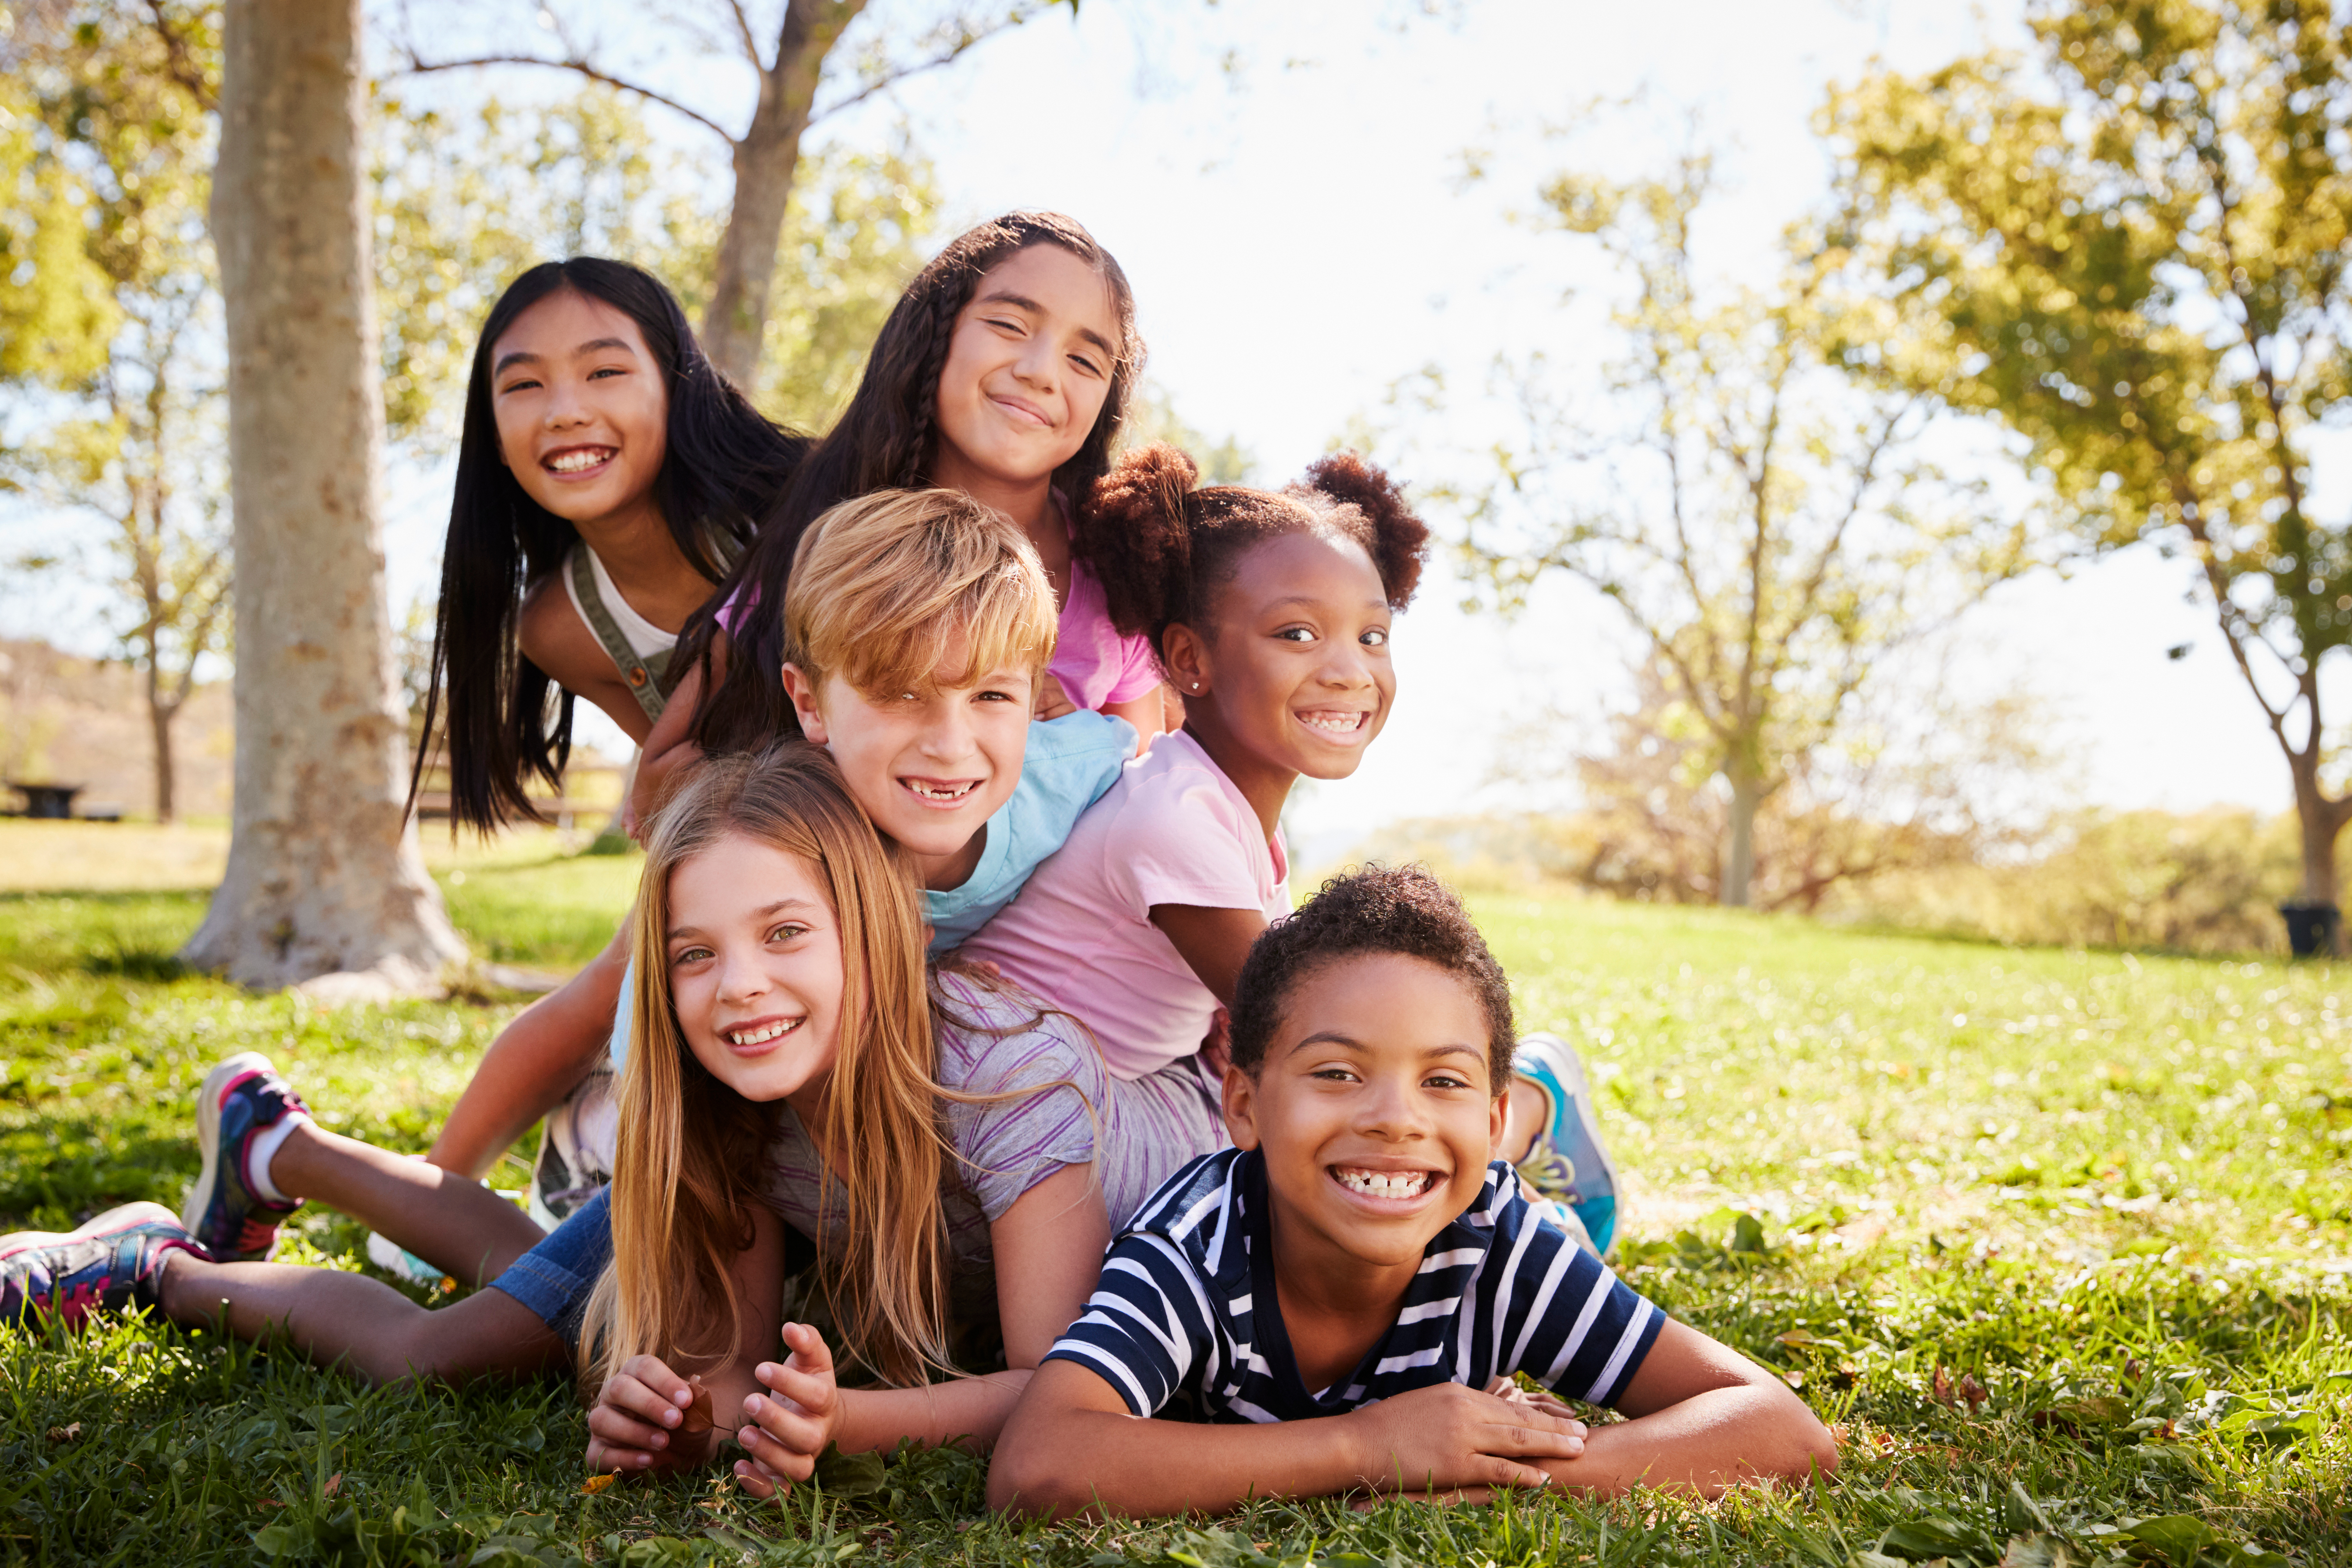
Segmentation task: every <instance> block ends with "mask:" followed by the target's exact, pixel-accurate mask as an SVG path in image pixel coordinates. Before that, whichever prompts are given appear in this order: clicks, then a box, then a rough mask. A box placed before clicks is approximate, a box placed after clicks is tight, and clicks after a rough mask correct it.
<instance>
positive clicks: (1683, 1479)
mask: <svg viewBox="0 0 2352 1568" xmlns="http://www.w3.org/2000/svg"><path fill="white" fill-rule="evenodd" d="M1232 1019H1233V1062H1234V1071H1230V1072H1228V1073H1227V1074H1226V1075H1225V1081H1224V1112H1225V1121H1226V1124H1227V1126H1228V1128H1229V1129H1230V1130H1231V1132H1232V1134H1233V1139H1234V1145H1236V1146H1235V1147H1234V1148H1231V1149H1226V1150H1222V1151H1220V1152H1218V1153H1216V1154H1213V1155H1205V1156H1203V1157H1202V1158H1200V1159H1198V1160H1195V1161H1193V1162H1192V1164H1190V1165H1188V1166H1185V1167H1184V1168H1183V1169H1182V1170H1180V1171H1179V1172H1178V1173H1177V1174H1176V1175H1175V1176H1173V1177H1171V1179H1170V1180H1169V1181H1168V1182H1167V1184H1166V1185H1164V1186H1162V1187H1161V1188H1160V1191H1159V1192H1158V1193H1156V1194H1155V1195H1154V1196H1153V1197H1152V1198H1150V1200H1148V1201H1147V1202H1146V1204H1145V1205H1144V1207H1143V1208H1142V1209H1141V1210H1140V1211H1139V1212H1138V1214H1137V1215H1136V1218H1135V1219H1134V1220H1133V1221H1132V1223H1131V1225H1130V1227H1129V1229H1128V1231H1127V1232H1126V1233H1125V1234H1124V1235H1123V1236H1122V1237H1120V1239H1118V1243H1117V1244H1116V1245H1115V1246H1114V1247H1113V1248H1112V1249H1111V1251H1110V1254H1109V1256H1108V1259H1107V1260H1105V1263H1104V1267H1103V1274H1102V1279H1101V1281H1100V1282H1099V1284H1098V1285H1097V1288H1096V1291H1095V1294H1094V1297H1093V1299H1092V1300H1091V1301H1088V1302H1087V1311H1086V1313H1085V1315H1084V1316H1083V1317H1081V1318H1080V1319H1079V1320H1078V1322H1076V1323H1074V1324H1072V1325H1071V1327H1070V1329H1069V1332H1068V1333H1066V1335H1065V1336H1064V1337H1063V1338H1062V1340H1061V1341H1060V1342H1059V1343H1057V1344H1056V1345H1055V1347H1054V1350H1053V1352H1052V1354H1050V1355H1049V1356H1048V1357H1047V1358H1046V1361H1045V1364H1044V1365H1042V1366H1041V1367H1040V1368H1039V1369H1038V1371H1037V1374H1036V1375H1035V1376H1034V1378H1033V1379H1032V1380H1031V1382H1030V1384H1029V1386H1028V1389H1027V1391H1026V1392H1025V1393H1024V1396H1023V1398H1022V1402H1021V1404H1020V1406H1019V1407H1018V1409H1016V1410H1015V1412H1014V1413H1013V1417H1012V1419H1011V1421H1010V1422H1009V1423H1008V1425H1007V1426H1006V1427H1005V1429H1004V1433H1003V1437H1002V1438H1001V1439H1000V1441H999V1444H998V1447H997V1450H996V1455H995V1459H994V1463H993V1465H992V1468H991V1470H990V1473H989V1500H990V1501H991V1502H992V1504H994V1505H996V1506H998V1507H1000V1508H1016V1509H1019V1510H1021V1511H1024V1512H1029V1513H1038V1514H1050V1515H1057V1516H1059V1515H1067V1514H1072V1513H1077V1512H1082V1511H1089V1510H1098V1511H1108V1512H1113V1513H1124V1514H1159V1513H1172V1512H1179V1511H1187V1510H1202V1511H1215V1510H1219V1509H1223V1508H1226V1507H1230V1506H1232V1505H1233V1504H1235V1503H1237V1502H1240V1501H1242V1500H1244V1499H1247V1498H1250V1497H1267V1496H1285V1495H1286V1496H1307V1495H1316V1494H1326V1493H1333V1492H1346V1491H1357V1490H1375V1491H1396V1490H1403V1491H1412V1492H1422V1491H1427V1492H1432V1493H1449V1494H1454V1493H1460V1494H1467V1495H1472V1496H1475V1495H1480V1493H1481V1491H1482V1489H1486V1488H1491V1487H1496V1486H1530V1487H1535V1486H1560V1487H1568V1488H1574V1489H1577V1490H1582V1491H1589V1492H1598V1493H1611V1492H1617V1491H1622V1490H1625V1489H1626V1488H1627V1487H1630V1486H1632V1485H1633V1484H1635V1483H1637V1482H1642V1483H1646V1484H1650V1485H1657V1486H1673V1487H1678V1488H1685V1489H1688V1490H1696V1491H1698V1492H1701V1493H1706V1494H1709V1495H1711V1494H1713V1493H1715V1492H1717V1491H1719V1490H1722V1489H1723V1488H1724V1487H1726V1486H1728V1485H1734V1484H1738V1483H1739V1482H1741V1481H1747V1480H1759V1479H1776V1478H1783V1477H1788V1478H1801V1477H1804V1476H1807V1475H1809V1474H1811V1473H1812V1472H1813V1471H1814V1470H1816V1469H1820V1470H1823V1471H1826V1470H1829V1469H1834V1468H1835V1466H1836V1463H1837V1450H1836V1447H1835V1445H1834V1444H1833V1443H1832V1440H1831V1438H1830V1435H1829V1433H1828V1432H1827V1431H1826V1430H1825V1429H1824V1428H1823V1427H1822V1424H1821V1422H1820V1421H1819V1420H1817V1419H1816V1418H1815V1417H1814V1416H1813V1414H1812V1412H1811V1410H1809V1409H1808V1408H1807V1407H1806V1406H1805V1405H1804V1404H1803V1402H1802V1401H1801V1400H1799V1399H1798V1398H1797V1396H1795V1395H1793V1394H1791V1393H1790V1391H1789V1390H1788V1389H1787V1388H1786V1387H1784V1386H1783V1385H1781V1384H1780V1382H1779V1380H1778V1379H1776V1378H1774V1377H1773V1376H1772V1375H1770V1374H1769V1373H1768V1372H1766V1371H1765V1370H1764V1369H1763V1368H1761V1367H1759V1366H1758V1365H1757V1364H1754V1363H1752V1362H1750V1361H1748V1360H1747V1359H1746V1358H1745V1357H1743V1356H1741V1355H1740V1354H1738V1353H1737V1352H1735V1351H1733V1350H1731V1349H1729V1348H1728V1347H1727V1346H1725V1345H1723V1344H1720V1343H1717V1342H1716V1341H1714V1340H1712V1339H1709V1338H1708V1337H1707V1336H1706V1335H1705V1334H1703V1333H1699V1332H1698V1331H1697V1330H1696V1329H1693V1328H1691V1327H1689V1326H1688V1325H1686V1324H1683V1323H1679V1322H1675V1321H1674V1320H1672V1319H1670V1318H1668V1317H1667V1316H1666V1315H1665V1314H1664V1312H1660V1311H1659V1310H1658V1309H1657V1308H1656V1307H1655V1306H1654V1305H1653V1304H1651V1303H1650V1302H1649V1301H1645V1300H1643V1298H1642V1297H1641V1296H1640V1295H1638V1294H1636V1293H1635V1292H1634V1291H1633V1290H1632V1289H1630V1288H1629V1287H1627V1286H1626V1285H1625V1284H1624V1283H1623V1282H1622V1281H1620V1280H1618V1279H1617V1278H1616V1277H1615V1276H1614V1275H1612V1274H1611V1273H1610V1272H1609V1270H1607V1268H1606V1267H1605V1266H1603V1265H1602V1264H1601V1261H1600V1260H1598V1259H1596V1258H1595V1257H1593V1256H1592V1254H1591V1253H1590V1252H1589V1251H1586V1250H1584V1249H1581V1248H1580V1247H1578V1246H1577V1245H1576V1244H1575V1243H1574V1242H1573V1241H1572V1240H1571V1239H1570V1236H1569V1234H1568V1232H1567V1231H1566V1230H1565V1229H1563V1228H1561V1226H1560V1225H1559V1222H1558V1221H1557V1220H1556V1219H1555V1218H1553V1217H1552V1211H1551V1210H1550V1207H1549V1205H1548V1204H1545V1203H1544V1202H1543V1201H1542V1200H1540V1199H1537V1200H1533V1201H1531V1200H1530V1199H1529V1198H1528V1197H1527V1196H1526V1195H1525V1194H1524V1193H1523V1192H1522V1191H1521V1190H1520V1187H1519V1184H1518V1178H1517V1176H1516V1175H1515V1174H1514V1173H1513V1171H1512V1169H1511V1167H1510V1166H1508V1165H1507V1164H1506V1163H1504V1162H1502V1161H1500V1160H1493V1159H1490V1155H1491V1154H1492V1152H1493V1146H1494V1144H1495V1141H1496V1139H1497V1138H1498V1137H1499V1136H1500V1135H1501V1133H1502V1130H1503V1120H1504V1114H1505V1100H1504V1098H1503V1094H1504V1093H1505V1092H1506V1091H1507V1088H1508V1085H1509V1083H1510V1063H1511V1051H1512V1041H1513V1039H1514V1034H1513V1030H1512V1024H1511V1004H1510V992H1509V988H1508V985H1507V981H1506V980H1505V978H1504V977H1503V973H1502V970H1501V967H1499V966H1498V965H1497V964H1496V962H1495V959H1494V956H1492V955H1491V954H1490V953H1489V952H1488V951H1487V949H1486V943H1485V941H1484V940H1483V939H1482V938H1481V937H1480V936H1479V935H1478V932H1477V929H1476V927H1475V925H1472V924H1471V922H1470V918H1469V916H1468V915H1467V914H1466V913H1465V911H1464V910H1463V908H1462V905H1461V904H1460V903H1459V901H1457V900H1456V899H1455V898H1454V895H1453V894H1452V893H1450V892H1448V891H1447V890H1446V889H1445V887H1444V885H1443V884H1442V883H1438V882H1437V881H1436V880H1435V879H1433V878H1432V877H1431V876H1429V875H1428V873H1424V872H1422V871H1419V870H1417V869H1405V870H1382V869H1374V870H1370V871H1365V872H1360V873H1356V874H1354V875H1351V876H1348V877H1343V878H1340V879H1339V880H1337V881H1334V882H1332V883H1329V884H1328V885H1327V886H1326V887H1325V888H1324V889H1323V890H1322V892H1320V893H1319V894H1317V895H1316V896H1315V897H1314V898H1312V899H1310V900H1308V901H1307V903H1306V904H1303V905H1301V906H1300V908H1299V909H1298V911H1297V913H1296V914H1295V915H1292V916H1291V917H1290V918H1289V919H1287V920H1286V921H1283V922H1281V923H1279V924H1277V925H1275V926H1273V927H1272V928H1271V929H1269V930H1268V931H1267V932H1266V933H1265V935H1264V936H1261V937H1260V938H1259V939H1258V941H1257V943H1256V945H1255V946H1254V947H1253V948H1252V949H1251V951H1250V955H1249V958H1248V961H1247V962H1246V964H1245V965H1244V967H1243V970H1242V973H1241V977H1240V979H1239V981H1238V983H1237V985H1236V988H1235V994H1234V1005H1233V1013H1232ZM1520 1372H1524V1373H1526V1374H1528V1375H1530V1376H1532V1377H1533V1378H1534V1379H1535V1380H1536V1381H1538V1383H1540V1384H1542V1385H1544V1386H1545V1387H1546V1388H1547V1389H1549V1390H1550V1391H1551V1394H1550V1395H1549V1396H1543V1395H1538V1396H1530V1395H1528V1394H1527V1393H1525V1392H1523V1391H1521V1390H1520V1389H1519V1388H1518V1387H1517V1385H1515V1384H1513V1383H1512V1382H1511V1381H1510V1379H1511V1375H1512V1374H1514V1373H1520ZM1555 1396H1557V1397H1555ZM1562 1398H1572V1399H1583V1400H1589V1401H1591V1402H1593V1403H1595V1404H1600V1405H1605V1406H1612V1407H1613V1408H1615V1409H1617V1410H1619V1411H1621V1412H1622V1413H1623V1414H1625V1415H1626V1416H1629V1417H1630V1419H1628V1420H1625V1421H1623V1422H1621V1423H1614V1424H1611V1425H1607V1426H1602V1427H1593V1428H1591V1429H1590V1430H1588V1429H1587V1428H1586V1427H1585V1426H1584V1424H1583V1423H1581V1422H1580V1421H1577V1420H1575V1419H1573V1418H1572V1416H1570V1412H1569V1409H1568V1407H1567V1406H1565V1405H1564V1404H1562V1403H1560V1400H1561V1399H1562ZM1171 1403H1172V1404H1175V1405H1178V1406H1188V1407H1189V1410H1190V1413H1191V1414H1192V1416H1194V1417H1195V1420H1194V1421H1193V1422H1192V1423H1183V1422H1178V1421H1171V1420H1168V1419H1162V1418H1156V1417H1159V1416H1160V1414H1161V1412H1163V1411H1165V1410H1167V1409H1168V1408H1169V1406H1171Z"/></svg>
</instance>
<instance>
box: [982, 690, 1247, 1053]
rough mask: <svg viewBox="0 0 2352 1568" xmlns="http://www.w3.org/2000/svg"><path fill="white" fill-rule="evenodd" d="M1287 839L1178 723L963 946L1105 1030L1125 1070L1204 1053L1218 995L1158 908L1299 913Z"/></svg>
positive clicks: (1099, 1032) (1102, 1038)
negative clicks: (1293, 908) (1160, 920)
mask: <svg viewBox="0 0 2352 1568" xmlns="http://www.w3.org/2000/svg"><path fill="white" fill-rule="evenodd" d="M1289 877H1290V865H1289V857H1288V853H1287V852H1286V851H1285V849H1284V848H1283V843H1282V835H1281V834H1280V833H1279V832H1277V833H1276V834H1275V836H1274V841H1272V842H1271V843H1269V842H1267V841H1266V838H1265V830H1264V829H1263V828H1261V827H1260V826H1259V824H1258V820H1257V813H1256V812H1255V811H1254V810H1251V809H1250V803H1249V802H1248V801H1247V800H1244V799H1243V798H1242V792H1241V791H1240V790H1239V789H1234V783H1233V780H1232V779H1227V778H1226V777H1225V775H1224V772H1223V769H1221V768H1218V766H1217V765H1216V764H1215V763H1213V762H1212V761H1210V760H1209V754H1208V753H1207V752H1205V751H1203V750H1202V749H1201V745H1200V742H1198V741H1196V740H1194V739H1193V738H1192V737H1191V736H1189V735H1186V734H1185V733H1184V732H1183V731H1181V730H1179V731H1177V732H1176V733H1175V734H1173V735H1163V736H1161V737H1159V739H1157V740H1155V741H1154V742H1153V743H1152V746H1151V749H1150V751H1148V752H1145V753H1144V754H1143V755H1142V756H1141V757H1139V758H1135V759H1134V760H1133V761H1131V762H1129V764H1128V765H1127V768H1126V770H1125V771H1124V772H1122V773H1121V774H1120V775H1119V779H1118V783H1116V784H1113V785H1112V786H1111V787H1110V791H1109V793H1108V794H1106V795H1105V796H1104V797H1103V798H1102V799H1101V800H1097V801H1096V802H1095V803H1094V805H1093V806H1092V807H1091V808H1089V809H1088V810H1087V813H1086V815H1084V816H1082V817H1080V818H1079V819H1078V825H1077V826H1076V828H1074V829H1072V830H1071V831H1070V837H1069V841H1068V842H1066V843H1065V844H1064V845H1063V846H1062V847H1061V848H1060V849H1059V850H1057V851H1055V852H1054V853H1053V854H1052V855H1050V856H1048V857H1046V859H1045V863H1044V864H1042V865H1040V866H1039V867H1038V868H1037V869H1036V871H1035V872H1034V873H1031V875H1030V878H1029V883H1028V885H1027V886H1025V887H1024V888H1023V889H1022V890H1021V894H1020V896H1019V897H1017V898H1015V899H1014V900H1013V902H1012V903H1011V904H1007V905H1006V906H1005V907H1004V910H1003V913H1002V914H1000V915H997V917H996V918H995V919H993V920H992V921H990V922H989V923H988V924H987V925H983V926H982V927H981V928H980V933H979V935H977V936H973V937H971V939H970V940H968V941H967V942H965V943H964V945H963V952H964V955H965V956H967V957H971V958H984V959H986V960H988V961H989V962H990V963H992V964H994V965H995V966H996V967H997V968H998V969H999V970H1000V971H1002V972H1003V976H1004V977H1005V978H1006V979H1008V980H1010V981H1012V982H1013V984H1015V985H1017V986H1019V987H1021V988H1023V989H1024V990H1027V991H1029V992H1031V993H1032V994H1033V995H1035V996H1039V997H1042V998H1045V1000H1047V1001H1049V1002H1051V1003H1053V1004H1054V1005H1055V1007H1057V1008H1060V1009H1063V1010H1064V1011H1066V1012H1068V1013H1070V1014H1071V1015H1072V1016H1074V1017H1076V1019H1078V1021H1079V1022H1081V1023H1083V1024H1085V1025H1086V1026H1087V1028H1088V1029H1089V1030H1092V1031H1093V1032H1094V1037H1095V1039H1096V1040H1097V1042H1098V1043H1099V1044H1100V1045H1101V1046H1102V1052H1103V1060H1104V1061H1106V1062H1108V1064H1109V1067H1110V1071H1111V1076H1113V1077H1114V1078H1126V1079H1134V1078H1141V1077H1143V1076H1145V1075H1146V1074H1148V1073H1151V1072H1156V1071H1159V1070H1160V1068H1162V1067H1165V1066H1167V1065H1168V1064H1169V1063H1170V1062H1171V1061H1179V1060H1181V1058H1184V1057H1187V1056H1190V1055H1192V1053H1193V1052H1194V1051H1198V1050H1200V1049H1201V1041H1202V1039H1203V1038H1204V1037H1205V1036H1206V1035H1207V1034H1208V1032H1209V1022H1210V1019H1212V1017H1213V1015H1214V1014H1215V1012H1216V1010H1217V998H1216V997H1215V995H1214V994H1213V993H1212V992H1211V991H1210V989H1209V988H1208V987H1206V986H1204V985H1202V983H1201V980H1200V977H1199V976H1197V975H1195V974H1193V973H1192V966H1191V965H1189V964H1187V963H1185V962H1184V958H1183V956H1182V955H1181V954H1180V953H1178V952H1177V951H1176V945H1175V944H1174V943H1172V942H1171V941H1169V940H1168V937H1167V935H1166V934H1165V933H1164V932H1162V931H1161V930H1160V927H1158V926H1157V925H1152V924H1151V906H1152V905H1153V904H1196V905H1198V906H1200V907H1202V908H1204V909H1255V910H1258V911H1260V912H1262V913H1263V914H1264V915H1265V917H1266V918H1267V919H1268V920H1278V919H1280V918H1281V917H1282V916H1284V915H1287V914H1289V913H1290V888H1289Z"/></svg>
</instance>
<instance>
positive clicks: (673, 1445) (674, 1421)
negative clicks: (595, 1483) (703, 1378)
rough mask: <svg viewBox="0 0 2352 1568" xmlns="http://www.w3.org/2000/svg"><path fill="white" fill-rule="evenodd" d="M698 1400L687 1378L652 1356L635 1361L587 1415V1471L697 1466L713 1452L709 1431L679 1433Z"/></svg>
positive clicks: (598, 1397) (607, 1387) (636, 1357)
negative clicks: (689, 1409) (695, 1401)
mask: <svg viewBox="0 0 2352 1568" xmlns="http://www.w3.org/2000/svg"><path fill="white" fill-rule="evenodd" d="M694 1396H695V1390H694V1389H693V1387H692V1386H691V1385H689V1384H688V1381H687V1380H686V1379H685V1378H683V1377H680V1376H679V1375H677V1373H675V1372H672V1371H671V1370H670V1369H669V1368H668V1367H667V1366H664V1365H663V1364H661V1363H660V1362H658V1361H656V1360H655V1359H654V1358H653V1357H652V1356H650V1355H633V1356H631V1357H630V1358H629V1359H628V1361H627V1362H626V1363H625V1364H623V1366H622V1368H621V1370H620V1371H618V1372H616V1373H614V1375H612V1376H611V1377H610V1378H608V1379H606V1380H605V1383H604V1387H603V1388H602V1389H600V1390H599V1391H598V1392H597V1395H596V1407H595V1408H594V1409H593V1410H591V1411H589V1412H588V1468H589V1469H591V1470H593V1471H594V1472H595V1473H597V1474H598V1475H604V1474H608V1473H610V1472H611V1471H614V1470H625V1471H629V1472H635V1471H638V1470H647V1469H653V1468H654V1467H656V1465H658V1466H661V1467H663V1468H665V1469H669V1468H674V1467H676V1466H678V1465H689V1464H694V1463H697V1462H698V1461H699V1460H700V1459H701V1458H703V1456H704V1455H705V1454H706V1453H708V1452H709V1448H710V1435H709V1431H708V1430H707V1429H706V1430H704V1431H700V1432H682V1431H680V1430H679V1427H681V1425H682V1424H683V1423H684V1422H685V1420H686V1413H687V1410H688V1407H689V1406H692V1405H693V1404H694Z"/></svg>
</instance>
